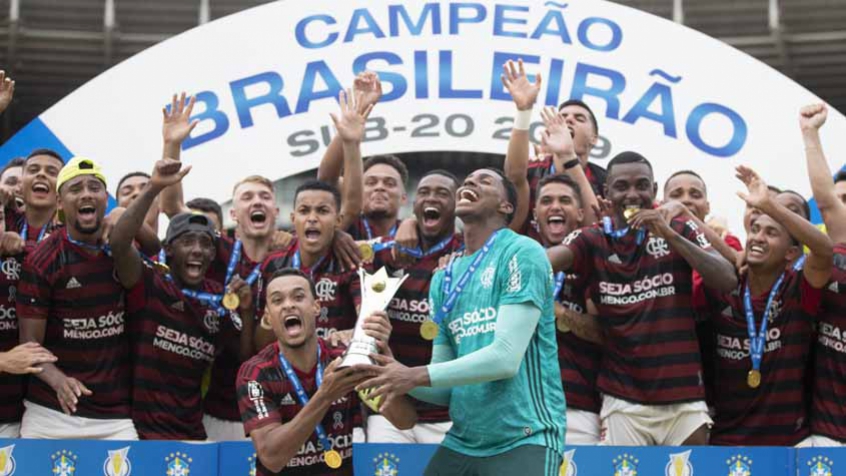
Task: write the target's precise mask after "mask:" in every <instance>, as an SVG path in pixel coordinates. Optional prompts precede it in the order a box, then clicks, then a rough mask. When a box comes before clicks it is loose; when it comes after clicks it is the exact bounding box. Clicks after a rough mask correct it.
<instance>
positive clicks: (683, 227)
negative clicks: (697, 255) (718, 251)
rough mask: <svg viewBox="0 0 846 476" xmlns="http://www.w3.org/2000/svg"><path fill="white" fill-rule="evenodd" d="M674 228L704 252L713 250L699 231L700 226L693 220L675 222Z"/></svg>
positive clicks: (673, 223)
mask: <svg viewBox="0 0 846 476" xmlns="http://www.w3.org/2000/svg"><path fill="white" fill-rule="evenodd" d="M671 225H672V227H673V229H675V230H676V231H677V232H678V233H679V234H680V235H682V236H683V237H685V238H687V240H688V241H690V242H692V243H695V244H697V245H698V246H699V247H700V248H702V249H703V250H710V249H711V242H710V241H708V238H706V237H705V234H704V233H702V230H700V229H699V225H697V224H696V222H695V221H693V220H673V222H672V224H671Z"/></svg>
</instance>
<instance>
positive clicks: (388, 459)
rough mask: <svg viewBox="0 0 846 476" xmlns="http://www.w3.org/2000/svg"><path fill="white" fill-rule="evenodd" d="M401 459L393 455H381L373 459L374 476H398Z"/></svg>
mask: <svg viewBox="0 0 846 476" xmlns="http://www.w3.org/2000/svg"><path fill="white" fill-rule="evenodd" d="M399 462H400V459H399V457H397V455H395V454H393V453H379V454H378V455H377V456H376V457H375V458H373V469H374V471H373V476H397V475H398V474H399Z"/></svg>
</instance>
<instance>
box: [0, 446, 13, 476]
mask: <svg viewBox="0 0 846 476" xmlns="http://www.w3.org/2000/svg"><path fill="white" fill-rule="evenodd" d="M14 449H15V445H9V446H5V447H3V448H0V476H12V475H13V474H15V458H13V457H12V450H14Z"/></svg>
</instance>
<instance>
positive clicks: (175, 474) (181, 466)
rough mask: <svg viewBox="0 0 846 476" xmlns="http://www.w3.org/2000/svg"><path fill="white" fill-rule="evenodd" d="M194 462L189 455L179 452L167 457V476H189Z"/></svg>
mask: <svg viewBox="0 0 846 476" xmlns="http://www.w3.org/2000/svg"><path fill="white" fill-rule="evenodd" d="M193 462H194V460H193V459H192V458H190V457H189V456H188V455H187V454H185V453H181V452H179V451H177V452H176V453H171V454H169V455H167V456H166V457H165V463H167V472H166V473H165V474H166V475H167V476H188V475H189V474H191V463H193Z"/></svg>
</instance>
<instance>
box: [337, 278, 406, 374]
mask: <svg viewBox="0 0 846 476" xmlns="http://www.w3.org/2000/svg"><path fill="white" fill-rule="evenodd" d="M358 276H359V278H360V279H361V309H360V310H359V312H358V320H356V322H355V330H353V336H352V341H351V342H350V346H349V347H348V348H347V352H346V353H345V354H344V358H343V360H341V365H340V366H339V367H349V366H351V365H357V364H372V363H373V360H371V359H370V354H375V353H378V352H379V348H378V347H377V346H376V339H374V338H373V337H370V336H368V335H367V334H365V333H364V329H363V328H362V326H363V325H364V318H366V317H367V316H369V315H370V314H372V313H373V312H375V311H384V310H385V309H387V307H388V304H389V303H390V302H391V299H392V298H393V297H394V294H396V293H397V291H398V290H399V288H400V286H402V283H403V281H405V278H407V277H408V275H405V276H402V277H400V278H392V277H389V276H388V271H387V270H386V269H385V268H381V269H380V270H379V271H377V272H376V273H375V274H368V273H367V272H365V271H364V270H363V269H361V268H359V269H358Z"/></svg>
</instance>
